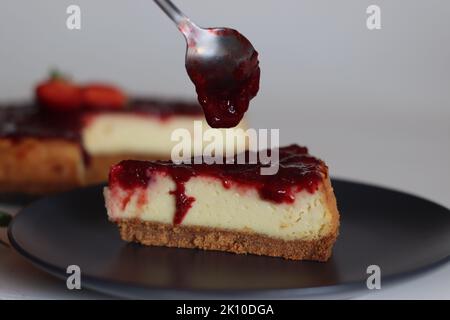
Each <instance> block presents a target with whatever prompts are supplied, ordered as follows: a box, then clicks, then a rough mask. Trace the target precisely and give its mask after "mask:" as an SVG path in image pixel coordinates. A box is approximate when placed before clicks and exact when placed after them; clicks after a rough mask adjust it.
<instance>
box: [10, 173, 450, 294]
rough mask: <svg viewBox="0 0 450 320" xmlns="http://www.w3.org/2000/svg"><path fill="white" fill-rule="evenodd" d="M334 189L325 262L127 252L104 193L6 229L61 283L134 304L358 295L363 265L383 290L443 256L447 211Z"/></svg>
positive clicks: (20, 218)
mask: <svg viewBox="0 0 450 320" xmlns="http://www.w3.org/2000/svg"><path fill="white" fill-rule="evenodd" d="M333 184H334V188H335V192H336V197H337V199H338V206H339V209H340V212H341V231H340V237H339V239H338V241H337V243H336V245H335V249H334V254H333V257H332V258H331V259H330V260H329V261H328V262H327V263H317V262H299V261H287V260H283V259H280V258H270V257H259V256H252V255H248V256H243V255H234V254H229V253H222V252H211V251H209V252H208V251H201V250H189V249H174V248H159V247H144V246H140V245H137V244H126V243H125V242H123V241H121V240H120V238H119V235H118V230H117V228H116V227H115V225H113V224H112V223H110V222H108V220H107V217H106V212H105V208H104V202H103V196H102V187H101V186H96V187H90V188H85V189H78V190H74V191H71V192H67V193H62V194H60V195H56V196H52V197H49V198H44V199H41V200H38V201H37V202H35V203H33V204H32V205H31V206H29V207H27V208H26V209H24V210H23V211H22V212H20V213H19V214H18V215H17V217H16V218H15V219H14V220H13V222H12V223H11V225H10V228H9V238H10V240H11V242H12V245H13V246H14V248H15V249H16V250H17V251H19V253H21V254H22V255H23V256H25V257H26V258H27V259H29V260H31V261H32V262H33V263H34V264H35V265H37V266H38V267H40V268H42V269H44V270H46V271H48V272H50V273H52V274H54V275H56V276H58V277H60V278H65V277H66V276H67V275H66V272H65V271H66V268H67V266H68V265H71V264H76V265H78V266H80V268H81V272H82V285H83V286H85V287H89V288H93V289H95V290H99V291H103V292H107V293H110V294H114V295H118V296H122V297H141V298H142V297H143V298H145V297H160V298H166V297H169V298H170V297H192V298H194V297H216V296H219V297H221V296H222V297H223V295H230V294H231V295H237V294H240V295H241V296H244V297H272V298H274V297H275V298H276V297H280V298H281V297H300V296H304V295H312V294H322V293H327V294H336V293H338V292H340V291H342V290H348V289H356V288H363V287H365V283H366V279H367V276H368V275H367V273H366V271H367V267H368V266H369V265H373V264H375V265H378V266H380V268H381V275H382V281H383V284H384V283H385V281H386V280H391V279H394V278H398V277H399V276H404V275H408V274H412V273H413V272H416V271H421V270H424V269H426V268H427V267H430V266H433V265H436V264H438V263H439V262H443V261H445V260H446V258H447V257H448V256H449V255H450V212H449V210H448V209H445V208H443V207H441V206H439V205H437V204H434V203H432V202H430V201H427V200H423V199H420V198H418V197H414V196H411V195H407V194H405V193H401V192H396V191H391V190H386V189H383V188H378V187H374V186H368V185H364V184H359V183H352V182H346V181H342V180H334V181H333ZM234 297H237V296H234Z"/></svg>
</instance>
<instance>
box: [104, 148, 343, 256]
mask: <svg viewBox="0 0 450 320" xmlns="http://www.w3.org/2000/svg"><path fill="white" fill-rule="evenodd" d="M248 156H249V153H248V152H246V158H247V159H249V158H248ZM279 156H280V160H279V170H278V172H277V173H276V174H275V175H261V174H260V169H261V167H263V165H262V164H261V163H260V162H258V163H256V164H229V163H228V164H210V165H207V164H178V165H177V164H174V163H172V162H171V161H153V162H147V161H122V162H120V163H119V164H117V165H115V166H113V167H112V168H111V171H110V174H109V186H108V187H107V188H105V191H104V195H105V201H106V208H107V212H108V216H109V219H110V220H111V221H113V222H115V223H116V224H117V225H118V226H119V229H120V234H121V237H122V239H124V240H126V241H136V242H139V243H142V244H145V245H155V246H168V247H180V248H200V249H207V250H220V251H228V252H234V253H244V254H245V253H251V254H257V255H268V256H274V257H283V258H286V259H294V260H302V259H305V260H316V261H326V260H327V259H328V258H329V257H330V255H331V250H332V246H333V244H334V242H335V240H336V237H337V235H338V229H339V213H338V210H337V207H336V200H335V197H334V194H333V189H332V186H331V183H330V179H329V176H328V168H327V166H326V165H325V163H324V162H323V161H321V160H319V159H317V158H314V157H313V156H311V155H309V154H308V151H307V149H306V148H304V147H299V146H297V145H291V146H288V147H284V148H280V149H279ZM235 159H237V158H235Z"/></svg>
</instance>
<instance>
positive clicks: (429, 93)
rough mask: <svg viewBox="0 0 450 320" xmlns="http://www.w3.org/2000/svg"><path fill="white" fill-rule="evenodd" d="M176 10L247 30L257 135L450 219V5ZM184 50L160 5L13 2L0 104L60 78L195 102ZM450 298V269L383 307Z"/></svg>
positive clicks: (217, 4) (250, 5)
mask: <svg viewBox="0 0 450 320" xmlns="http://www.w3.org/2000/svg"><path fill="white" fill-rule="evenodd" d="M176 3H177V4H178V5H179V6H180V7H181V8H182V9H183V10H184V11H185V13H186V14H188V15H189V16H190V17H191V18H192V20H193V21H195V22H196V23H197V24H199V25H201V26H211V27H212V26H229V27H233V28H235V29H238V30H239V31H240V32H242V33H243V34H244V35H246V36H247V37H248V38H249V39H250V40H251V41H252V43H253V44H254V46H255V48H256V49H257V50H258V51H259V54H260V64H261V70H262V74H261V89H260V92H259V94H258V96H257V97H256V98H255V99H254V100H253V101H252V104H251V107H250V111H249V120H250V124H251V125H252V126H254V127H260V128H280V135H281V141H282V143H283V144H285V143H291V142H296V143H300V144H304V145H307V146H309V147H310V150H311V151H312V153H314V154H317V155H319V156H321V157H322V158H324V159H325V160H326V161H327V163H328V164H329V166H330V171H331V173H332V175H334V176H338V177H344V178H351V179H354V180H358V181H365V182H369V183H376V184H380V185H383V186H388V187H392V188H396V189H401V190H404V191H408V192H411V193H414V194H417V195H420V196H423V197H426V198H429V199H431V200H434V201H436V202H438V203H440V204H443V205H445V206H447V207H450V142H449V138H450V19H449V17H450V2H449V1H446V0H421V1H417V0H408V1H406V0H403V1H400V0H397V1H386V0H385V1H366V0H345V1H333V0H328V1H325V0H302V1H298V0H295V1H294V0H289V1H288V0H283V1H275V0H254V1H250V0H247V1H242V0H240V1H239V0H227V1H224V0H222V1H211V0H208V1H207V0H202V1H201V0H185V1H180V0H178V1H176ZM69 4H78V5H79V6H80V7H81V10H82V29H81V30H80V31H69V30H67V28H66V25H65V19H66V16H67V15H66V13H65V10H66V7H67V6H68V5H69ZM370 4H378V5H379V6H380V7H381V10H382V13H381V14H382V17H381V18H382V29H381V30H378V31H369V30H368V29H367V28H366V21H365V20H366V16H367V15H366V13H365V11H366V8H367V6H368V5H370ZM184 50H185V44H184V40H183V38H182V36H181V35H180V34H179V32H178V31H177V29H176V28H175V26H174V25H172V23H171V21H170V20H169V19H168V18H167V17H166V16H165V15H164V14H163V13H162V12H160V11H159V9H158V8H157V7H156V5H155V4H154V3H153V2H152V1H151V0H133V1H123V0H114V1H111V0H101V1H100V0H90V1H87V0H78V1H75V0H73V1H62V0H53V1H50V0H41V1H24V0H14V1H12V0H2V1H1V3H0V100H1V101H13V100H23V99H29V98H31V97H32V88H33V86H34V84H35V83H36V81H38V80H40V79H42V77H43V76H45V75H46V73H47V71H48V70H49V68H51V67H58V68H60V69H61V70H63V71H65V72H67V73H70V74H71V75H72V76H73V78H74V79H76V80H79V81H88V80H107V81H110V82H113V83H116V84H119V85H121V86H122V87H124V88H125V89H126V90H127V91H129V92H131V93H135V94H141V95H142V94H156V95H161V96H181V97H187V98H192V99H194V98H195V92H194V88H193V85H192V84H191V83H190V81H189V79H188V77H187V75H186V73H185V71H184ZM0 255H1V252H0ZM1 261H2V260H1V259H0V265H1ZM0 270H1V268H0ZM0 274H1V271H0ZM27 274H28V272H27ZM0 279H1V278H0ZM417 281H418V282H417ZM26 283H29V282H26ZM1 286H2V284H1V281H0V289H1V288H2V287H1ZM8 288H11V287H8ZM449 288H450V266H448V265H447V266H444V268H443V269H442V268H441V269H440V270H438V271H435V272H434V273H432V274H431V275H426V276H424V277H422V278H421V279H418V280H416V282H414V281H410V282H408V283H406V284H403V285H396V286H394V288H392V289H391V291H389V290H382V292H380V293H379V294H377V295H375V296H380V295H381V297H384V298H391V297H397V298H403V297H409V298H427V297H428V298H450V289H449ZM11 290H14V289H11ZM23 290H25V292H27V291H26V289H23ZM0 292H1V290H0ZM25 296H26V294H25Z"/></svg>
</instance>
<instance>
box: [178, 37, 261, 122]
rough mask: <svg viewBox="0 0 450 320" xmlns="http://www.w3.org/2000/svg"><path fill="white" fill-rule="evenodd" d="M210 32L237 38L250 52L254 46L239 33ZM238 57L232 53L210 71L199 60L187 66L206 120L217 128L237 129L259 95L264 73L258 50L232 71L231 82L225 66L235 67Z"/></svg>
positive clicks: (209, 68) (209, 67)
mask: <svg viewBox="0 0 450 320" xmlns="http://www.w3.org/2000/svg"><path fill="white" fill-rule="evenodd" d="M209 31H210V32H214V33H216V34H219V33H220V35H221V36H225V37H226V36H229V37H235V38H237V39H239V42H240V43H241V45H242V47H243V48H245V49H247V50H248V49H249V48H250V47H251V44H250V42H249V41H248V40H247V39H246V38H245V37H244V36H243V35H241V34H240V33H239V32H237V31H236V30H233V29H209ZM242 50H243V49H242ZM238 58H239V57H236V56H235V55H233V54H228V55H226V56H225V57H222V60H223V61H221V64H220V66H218V67H211V66H209V65H208V66H207V69H206V70H203V69H202V67H201V64H199V63H196V61H195V60H194V61H191V63H190V64H189V65H187V66H186V68H187V72H188V74H189V77H190V78H191V80H192V82H193V83H194V85H195V89H196V91H197V95H198V101H199V103H200V104H201V106H202V107H203V111H204V112H205V117H206V121H207V122H208V124H209V125H210V126H211V127H213V128H232V127H235V126H237V125H238V124H239V122H240V121H241V120H242V118H243V117H244V114H245V112H246V111H247V110H248V106H249V103H250V100H251V99H253V98H254V97H255V96H256V94H257V93H258V90H259V78H260V73H261V71H260V68H259V61H258V53H257V52H256V51H254V52H253V54H252V56H251V57H250V58H249V59H246V60H243V61H242V62H240V63H239V65H238V66H237V67H235V69H233V70H232V76H231V77H230V78H229V79H228V78H224V75H223V73H222V71H223V69H224V65H225V66H232V65H234V61H235V60H236V59H238ZM191 59H193V58H191Z"/></svg>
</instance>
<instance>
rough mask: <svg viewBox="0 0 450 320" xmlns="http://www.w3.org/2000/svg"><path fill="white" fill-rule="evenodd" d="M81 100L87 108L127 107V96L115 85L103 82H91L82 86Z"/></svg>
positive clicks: (110, 108) (111, 108)
mask: <svg viewBox="0 0 450 320" xmlns="http://www.w3.org/2000/svg"><path fill="white" fill-rule="evenodd" d="M81 100H82V104H83V107H85V108H87V109H91V110H102V109H103V110H104V109H109V110H114V109H122V108H123V107H125V104H126V102H127V97H126V96H125V94H124V93H123V92H122V91H121V90H120V89H119V88H117V87H115V86H112V85H108V84H103V83H91V84H87V85H85V86H83V87H82V89H81Z"/></svg>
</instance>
